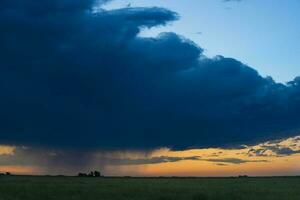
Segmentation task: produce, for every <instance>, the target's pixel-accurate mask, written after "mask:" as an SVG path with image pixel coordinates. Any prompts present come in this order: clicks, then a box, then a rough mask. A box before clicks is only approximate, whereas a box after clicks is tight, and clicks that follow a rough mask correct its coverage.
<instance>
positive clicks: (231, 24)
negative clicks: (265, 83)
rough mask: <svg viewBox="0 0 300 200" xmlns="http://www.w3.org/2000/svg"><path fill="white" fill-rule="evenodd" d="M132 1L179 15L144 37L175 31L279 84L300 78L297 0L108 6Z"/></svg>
mask: <svg viewBox="0 0 300 200" xmlns="http://www.w3.org/2000/svg"><path fill="white" fill-rule="evenodd" d="M129 3H131V6H133V7H134V6H159V7H165V8H169V9H171V10H174V11H176V12H178V13H179V14H180V16H181V19H180V20H179V21H177V22H174V23H172V24H171V25H169V26H167V27H161V28H154V29H152V30H145V31H144V33H143V35H144V36H155V35H157V34H158V33H159V32H162V31H172V32H176V33H178V34H181V35H184V36H185V37H187V38H189V39H192V40H193V41H194V42H196V43H197V44H198V45H200V46H201V47H202V48H204V49H205V54H206V55H208V56H214V55H218V54H220V55H224V56H227V57H233V58H236V59H238V60H240V61H242V62H244V63H246V64H248V65H250V66H252V67H254V68H255V69H256V70H258V71H259V73H260V74H262V75H263V76H266V75H270V76H272V77H273V78H274V79H275V80H276V81H278V82H287V81H290V80H292V79H293V78H294V77H295V76H298V75H300V66H299V60H300V40H299V35H300V26H299V21H298V19H299V18H300V13H299V8H300V1H298V0H287V1H284V0H263V1H262V0H244V1H232V2H224V1H222V0H185V1H182V0H116V1H113V2H111V3H110V4H109V5H107V6H106V7H107V8H119V7H124V6H126V5H127V4H129ZM199 32H200V33H201V34H199ZM197 33H198V34H197Z"/></svg>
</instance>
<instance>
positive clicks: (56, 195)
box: [0, 176, 300, 200]
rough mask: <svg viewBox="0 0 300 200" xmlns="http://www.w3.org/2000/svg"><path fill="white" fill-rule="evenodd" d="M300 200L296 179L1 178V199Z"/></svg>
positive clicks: (297, 179) (299, 185) (299, 184)
mask: <svg viewBox="0 0 300 200" xmlns="http://www.w3.org/2000/svg"><path fill="white" fill-rule="evenodd" d="M52 199H53V200H79V199H80V200H125V199H126V200H177V199H187V200H189V199H191V200H219V199H220V200H227V199H228V200H260V199H261V200H277V199H278V200H291V199H292V200H300V177H293V178H79V177H25V176H9V177H0V200H52Z"/></svg>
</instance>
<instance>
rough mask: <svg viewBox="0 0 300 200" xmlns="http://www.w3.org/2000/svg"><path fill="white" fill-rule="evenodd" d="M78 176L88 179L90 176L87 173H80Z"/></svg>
mask: <svg viewBox="0 0 300 200" xmlns="http://www.w3.org/2000/svg"><path fill="white" fill-rule="evenodd" d="M78 176H80V177H86V176H88V175H87V174H86V173H80V172H79V173H78Z"/></svg>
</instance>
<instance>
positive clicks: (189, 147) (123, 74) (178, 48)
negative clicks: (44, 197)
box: [0, 0, 300, 176]
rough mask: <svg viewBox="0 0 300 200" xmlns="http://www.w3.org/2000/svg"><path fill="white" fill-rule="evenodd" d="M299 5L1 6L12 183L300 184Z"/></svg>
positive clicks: (0, 56)
mask: <svg viewBox="0 0 300 200" xmlns="http://www.w3.org/2000/svg"><path fill="white" fill-rule="evenodd" d="M299 6H300V3H299V2H298V1H296V0H289V1H281V0H276V1H269V0H266V1H258V0H240V1H236V0H229V1H223V0H201V1H196V0H188V1H179V0H172V1H171V0H164V1H148V0H140V1H127V0H115V1H111V0H84V1H83V0H44V1H43V4H42V3H39V2H33V1H31V0H24V1H22V2H20V1H18V0H3V1H1V2H0V23H1V24H2V26H1V27H0V43H1V44H2V45H1V47H0V80H1V81H0V91H1V93H0V109H1V113H0V122H1V123H0V172H5V171H9V172H11V173H15V174H39V175H45V174H50V175H55V174H66V175H76V174H77V173H78V172H87V171H89V170H100V171H101V172H102V173H103V174H104V175H113V176H127V175H128V176H237V175H241V174H247V175H251V176H267V175H272V176H273V175H299V173H300V163H299V161H298V160H299V156H300V138H299V135H300V134H299V129H300V125H299V124H300V118H299V117H298V113H299V111H300V77H299V76H298V75H299V74H300V70H299V69H298V68H297V67H298V66H297V65H298V60H299V54H300V49H299V44H298V43H299V40H298V38H297V36H298V35H299V32H300V28H299V22H298V21H297V20H296V19H297V18H298V15H299V14H298V13H297V10H298V8H299Z"/></svg>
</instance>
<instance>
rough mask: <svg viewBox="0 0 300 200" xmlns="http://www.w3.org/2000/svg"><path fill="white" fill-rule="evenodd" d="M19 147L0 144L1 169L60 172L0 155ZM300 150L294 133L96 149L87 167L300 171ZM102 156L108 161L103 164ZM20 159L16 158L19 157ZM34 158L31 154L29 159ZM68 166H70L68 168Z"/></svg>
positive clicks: (158, 172) (150, 172) (137, 172)
mask: <svg viewBox="0 0 300 200" xmlns="http://www.w3.org/2000/svg"><path fill="white" fill-rule="evenodd" d="M17 148H18V147H13V146H0V172H5V171H9V172H11V173H15V174H49V173H50V174H51V173H58V172H57V171H56V172H51V171H49V169H50V167H49V166H42V165H41V166H40V165H39V160H36V162H34V163H32V165H31V163H28V164H26V165H25V164H23V165H22V164H18V163H15V165H8V164H5V163H4V162H3V161H2V160H1V156H2V157H3V156H6V157H8V158H13V157H14V156H17V155H16V153H15V152H16V149H17ZM299 150H300V137H294V138H289V139H286V140H282V141H273V142H266V143H262V144H258V145H255V146H245V147H243V148H242V149H220V148H211V149H191V150H185V151H172V150H170V149H168V148H162V149H158V150H155V151H152V152H150V153H149V152H147V153H145V152H139V151H135V152H133V151H117V152H106V153H103V152H93V154H94V155H95V156H94V157H93V160H91V161H89V163H88V166H87V167H85V169H88V168H94V169H95V168H98V167H99V168H101V170H102V172H103V173H104V174H105V175H116V176H237V175H251V176H276V175H299V174H300V154H299ZM24 155H25V156H23V157H22V156H21V157H20V158H18V159H19V160H20V163H24V162H21V161H24V160H22V159H23V158H24V159H25V157H26V154H24ZM99 155H100V157H99ZM103 155H105V156H103ZM49 156H52V157H53V156H56V153H53V151H51V153H49ZM103 158H105V159H108V160H109V161H107V162H106V163H105V164H103V162H102V160H103ZM18 159H16V160H17V161H18ZM32 159H33V158H30V160H32ZM174 159H175V160H174ZM176 159H177V160H176ZM112 160H113V161H114V162H112ZM6 161H7V159H6ZM17 161H16V162H17ZM100 166H101V167H100ZM61 168H63V167H61ZM57 169H58V167H57ZM67 170H69V169H66V170H65V171H67ZM65 171H61V172H65Z"/></svg>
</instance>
